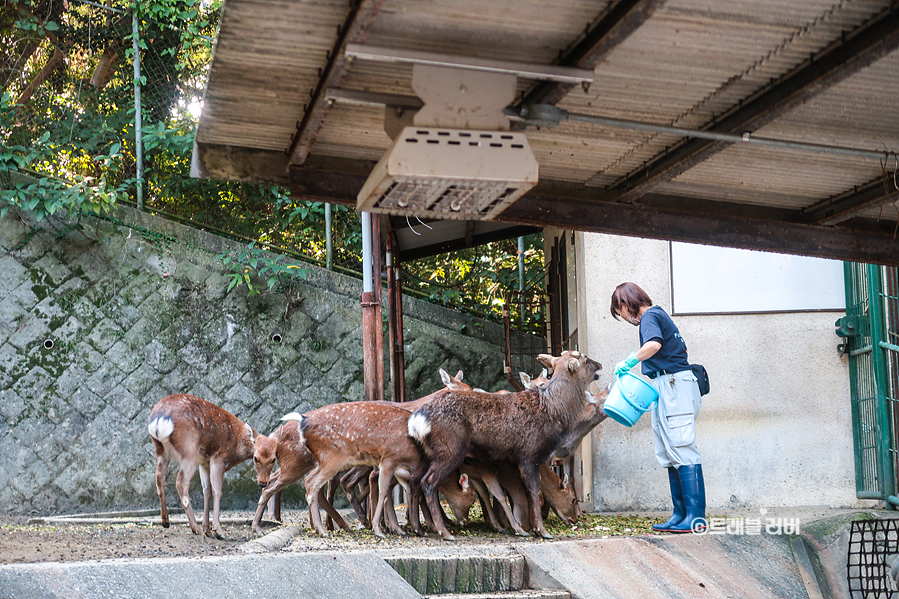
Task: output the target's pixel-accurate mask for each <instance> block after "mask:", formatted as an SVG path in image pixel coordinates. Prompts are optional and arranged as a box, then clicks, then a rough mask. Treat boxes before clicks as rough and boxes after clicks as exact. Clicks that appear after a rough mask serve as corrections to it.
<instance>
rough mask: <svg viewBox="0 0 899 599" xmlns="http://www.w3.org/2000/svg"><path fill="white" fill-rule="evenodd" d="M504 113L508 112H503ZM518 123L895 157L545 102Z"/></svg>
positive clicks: (526, 112)
mask: <svg viewBox="0 0 899 599" xmlns="http://www.w3.org/2000/svg"><path fill="white" fill-rule="evenodd" d="M507 114H508V112H507ZM520 117H521V119H522V120H521V122H522V123H524V124H526V125H535V126H540V127H552V126H555V125H558V124H560V123H562V122H563V121H581V122H584V123H592V124H594V125H603V126H606V127H612V128H615V129H630V130H636V131H648V132H650V133H663V134H670V135H680V136H683V137H697V138H700V139H713V140H717V141H725V142H729V143H751V144H758V145H763V146H769V147H775V148H781V149H784V150H800V151H806V152H819V153H824V154H836V155H840V156H852V157H855V158H875V159H877V160H880V161H883V160H886V159H888V158H889V157H890V156H896V152H885V151H877V150H866V149H864V148H852V147H845V146H831V145H826V144H815V143H807V142H802V141H789V140H785V139H773V138H770V137H757V136H755V135H753V134H752V133H751V132H749V131H747V132H745V133H742V134H737V133H716V132H714V131H702V130H699V129H685V128H683V127H668V126H666V125H657V124H654V123H644V122H640V121H630V120H626V119H614V118H608V117H603V116H592V115H589V114H573V113H570V112H568V111H567V110H563V109H561V108H558V107H556V106H549V105H546V104H532V105H530V106H524V107H522V109H521V111H520Z"/></svg>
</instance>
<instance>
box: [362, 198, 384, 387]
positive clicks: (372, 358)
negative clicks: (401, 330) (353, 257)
mask: <svg viewBox="0 0 899 599" xmlns="http://www.w3.org/2000/svg"><path fill="white" fill-rule="evenodd" d="M361 220H362V366H363V377H364V381H365V384H364V392H363V393H364V396H363V399H365V400H366V401H377V400H380V399H381V392H380V391H379V389H380V388H381V384H380V381H381V379H380V378H379V368H378V361H379V359H381V356H382V350H381V347H382V346H381V345H380V344H379V343H378V340H379V339H380V337H381V335H380V332H381V319H380V317H379V316H380V314H379V311H380V310H379V308H380V306H381V303H380V302H379V301H378V296H379V295H380V294H379V293H378V292H375V284H374V277H373V273H374V269H375V265H374V260H373V257H374V255H373V254H374V252H373V243H372V242H373V239H372V232H373V227H372V215H371V213H369V212H363V213H362V219H361ZM377 268H378V272H380V270H381V268H380V265H378V266H377ZM378 279H379V280H378V287H380V277H378ZM381 361H382V368H383V360H381Z"/></svg>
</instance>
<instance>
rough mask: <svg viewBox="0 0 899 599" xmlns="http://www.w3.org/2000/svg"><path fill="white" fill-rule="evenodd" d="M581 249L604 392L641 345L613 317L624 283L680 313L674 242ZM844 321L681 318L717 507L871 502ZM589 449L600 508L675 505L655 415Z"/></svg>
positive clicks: (615, 430)
mask: <svg viewBox="0 0 899 599" xmlns="http://www.w3.org/2000/svg"><path fill="white" fill-rule="evenodd" d="M577 249H578V267H579V273H578V275H579V276H578V292H579V294H581V300H580V302H579V311H578V317H579V321H580V327H581V332H582V334H581V336H580V350H581V351H583V352H584V353H586V354H587V355H589V356H590V357H591V358H593V359H596V360H599V361H600V362H601V363H602V365H603V371H602V372H603V374H604V378H603V384H605V383H608V382H610V381H611V380H612V378H613V376H612V371H613V369H614V367H615V364H616V363H617V362H618V361H620V360H622V359H624V358H625V357H627V355H628V354H629V353H630V352H631V351H634V350H636V349H637V348H638V346H639V334H638V331H637V329H636V327H634V326H632V325H630V324H628V323H626V322H623V321H620V320H615V319H613V318H612V315H611V314H610V312H609V304H610V300H611V295H612V292H613V291H614V289H615V287H616V286H617V285H618V284H619V283H622V282H625V281H632V282H634V283H637V284H638V285H640V286H641V287H642V288H643V289H644V290H646V292H647V293H648V294H649V296H650V297H651V298H652V300H653V302H655V303H656V304H658V305H660V306H662V307H663V308H664V309H665V310H666V311H667V312H668V313H669V314H670V313H671V281H670V266H669V247H668V242H665V241H655V240H646V239H637V238H628V237H619V236H609V235H599V234H592V233H586V234H578V248H577ZM709 275H710V276H714V273H709ZM841 315H842V314H840V313H839V312H795V313H785V314H733V315H713V316H700V315H683V316H674V320H675V323H676V324H677V326H678V328H679V329H680V331H681V333H682V334H683V336H684V339H685V340H686V342H687V347H688V351H689V355H690V360H691V362H695V363H700V364H703V365H704V366H705V367H706V369H707V370H708V372H709V378H710V380H711V392H710V393H709V394H708V395H706V396H705V397H703V406H702V409H701V411H700V415H699V419H698V421H697V440H698V447H699V450H700V453H701V454H702V464H703V473H704V475H705V481H706V494H707V502H708V507H709V509H711V510H716V509H717V510H726V509H728V508H753V509H755V508H768V507H785V506H809V505H828V506H831V507H850V506H869V505H871V502H867V501H858V500H857V499H856V497H855V478H854V477H855V474H854V457H853V445H852V420H851V414H850V396H849V368H848V362H847V360H846V358H844V357H841V356H839V355H838V353H837V345H838V343H839V342H840V340H839V338H838V337H837V336H836V335H835V334H834V321H835V320H836V319H837V318H838V317H840V316H841ZM636 371H637V369H635V370H634V372H636ZM591 442H592V447H593V497H592V499H593V504H594V508H595V509H596V510H598V511H627V510H656V509H668V508H670V505H671V503H670V494H669V490H668V477H667V474H666V472H665V471H664V470H663V469H662V468H661V467H660V466H659V464H658V462H657V461H656V459H655V454H654V450H653V440H652V429H651V426H650V418H649V416H648V415H646V416H644V417H643V418H641V419H640V421H639V422H638V423H637V424H636V425H635V426H634V427H632V428H627V427H625V426H622V425H620V424H618V423H617V422H615V421H613V420H611V419H608V420H606V421H605V422H603V423H602V424H601V425H599V426H598V427H597V428H596V430H595V431H594V432H593V434H592V439H591Z"/></svg>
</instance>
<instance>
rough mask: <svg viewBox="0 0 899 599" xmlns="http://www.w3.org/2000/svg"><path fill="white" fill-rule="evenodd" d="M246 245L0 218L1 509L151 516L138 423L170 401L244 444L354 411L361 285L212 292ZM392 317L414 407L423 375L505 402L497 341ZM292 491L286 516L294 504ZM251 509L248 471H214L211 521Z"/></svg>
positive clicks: (437, 314)
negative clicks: (195, 407)
mask: <svg viewBox="0 0 899 599" xmlns="http://www.w3.org/2000/svg"><path fill="white" fill-rule="evenodd" d="M245 247H246V246H245V245H242V244H239V243H235V242H231V241H228V240H226V239H223V238H220V237H216V236H213V235H209V234H207V233H204V232H201V231H198V230H195V229H191V228H189V227H185V226H182V225H179V224H175V223H172V222H170V221H166V220H164V219H160V218H156V217H153V216H151V215H148V214H146V213H142V212H138V211H136V210H132V209H129V208H120V209H118V210H117V211H115V212H114V213H113V214H111V215H109V216H107V217H104V218H94V217H82V218H81V219H80V220H78V221H76V220H65V219H60V218H51V219H48V220H45V221H42V222H40V223H34V222H32V221H30V220H29V219H28V218H27V217H24V216H23V215H21V214H16V213H14V212H12V211H11V212H10V213H9V214H7V215H6V216H5V217H4V218H2V219H0V250H2V251H0V506H3V507H2V508H0V509H2V510H4V511H5V512H7V513H13V514H21V513H40V514H49V513H59V512H64V513H70V512H78V511H94V510H98V509H109V508H131V507H152V506H153V505H154V504H155V503H156V501H157V499H156V490H155V485H154V478H155V477H154V469H155V458H154V455H153V448H152V444H151V443H150V440H149V437H148V435H147V429H146V424H147V415H148V413H149V411H150V408H151V407H152V406H153V405H154V404H155V403H156V402H157V401H158V400H159V399H160V398H162V397H164V396H166V395H169V394H172V393H182V392H184V393H191V394H194V395H198V396H200V397H203V398H204V399H207V400H209V401H212V402H214V403H216V404H218V405H220V406H222V407H224V408H225V409H227V410H229V411H230V412H232V413H234V414H235V415H237V416H238V417H240V418H241V419H243V420H245V421H247V422H248V423H250V424H251V425H252V426H253V427H254V428H256V429H257V430H259V431H260V432H270V431H271V430H273V429H274V428H275V427H276V425H277V424H278V422H279V417H280V416H281V415H282V414H284V413H286V412H290V411H294V410H298V411H306V410H309V409H312V408H315V407H319V406H322V405H325V404H328V403H333V402H338V401H353V400H358V399H360V398H361V397H362V390H363V380H362V349H361V347H362V335H361V310H360V306H359V304H360V297H361V282H360V281H358V280H356V279H354V278H352V277H348V276H344V275H340V274H336V273H333V272H329V271H327V270H324V269H320V268H317V267H314V266H309V265H304V266H305V268H307V269H308V270H309V275H308V279H307V280H306V281H304V282H302V283H299V284H297V285H295V286H294V287H293V289H292V290H291V293H290V299H288V296H287V295H285V294H284V293H267V294H262V295H256V296H252V297H249V298H248V297H246V288H245V287H244V288H235V289H234V290H232V291H231V292H228V291H227V288H228V283H229V280H228V279H227V278H226V275H227V274H228V271H227V268H226V267H225V266H224V264H223V263H222V262H221V261H219V260H217V259H216V255H217V254H219V253H221V252H226V251H239V250H241V249H244V248H245ZM404 309H405V323H404V324H405V327H404V340H405V355H406V372H407V382H406V384H407V389H408V390H409V393H410V395H411V396H412V397H419V396H422V395H424V394H426V393H430V392H431V391H434V390H436V389H437V388H439V387H440V386H442V385H441V383H440V378H439V376H438V372H437V371H438V368H444V369H445V370H447V371H449V372H450V373H451V374H455V373H456V371H457V370H459V369H462V370H463V371H464V373H465V377H464V379H465V380H466V381H467V382H470V383H472V384H473V385H477V386H480V387H483V388H486V389H490V390H495V389H499V388H509V387H508V384H507V383H506V382H505V380H504V377H503V372H502V370H503V369H502V330H501V327H499V326H497V325H495V324H492V323H488V322H483V321H477V320H475V319H472V318H470V317H468V316H466V315H463V314H459V313H456V312H453V311H451V310H446V309H444V308H441V307H439V306H434V305H431V304H428V303H426V302H422V301H419V300H415V299H411V298H408V297H406V298H404ZM385 341H386V335H385ZM385 371H388V372H389V368H388V367H387V362H386V356H385ZM175 469H176V466H174V465H173V466H171V467H170V470H169V483H170V484H169V488H168V489H167V495H168V498H169V500H170V501H171V502H172V504H175V503H176V497H175V492H174V482H173V481H174V471H175ZM199 486H200V485H199V482H198V480H197V479H195V480H194V484H193V494H194V498H195V503H194V505H195V506H197V505H198V503H197V501H199V498H200V497H201V492H200V490H199ZM294 487H295V488H294V491H293V493H292V494H291V495H289V496H287V497H286V498H285V499H286V501H287V502H288V505H290V502H291V500H293V501H294V502H296V501H299V498H301V497H302V488H301V486H300V485H295V486H294ZM258 496H259V491H258V487H257V486H256V484H255V480H254V478H253V475H252V468H251V464H250V462H246V463H244V464H242V465H241V466H238V467H236V468H234V469H233V470H232V471H231V472H229V473H228V475H227V477H226V482H225V489H224V499H223V504H222V505H223V508H226V509H227V508H231V509H243V508H246V507H248V506H255V503H256V500H257V499H258Z"/></svg>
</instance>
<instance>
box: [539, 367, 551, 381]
mask: <svg viewBox="0 0 899 599" xmlns="http://www.w3.org/2000/svg"><path fill="white" fill-rule="evenodd" d="M546 374H547V373H546V368H544V369H543V372H541V373H540V376H541V377H543V378H545V379H547V378H549V377H548V376H546Z"/></svg>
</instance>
